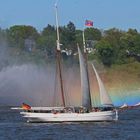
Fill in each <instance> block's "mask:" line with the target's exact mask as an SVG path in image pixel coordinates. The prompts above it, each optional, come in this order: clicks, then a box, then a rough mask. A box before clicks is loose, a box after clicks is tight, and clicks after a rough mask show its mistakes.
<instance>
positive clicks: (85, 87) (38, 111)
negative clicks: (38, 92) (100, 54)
mask: <svg viewBox="0 0 140 140" xmlns="http://www.w3.org/2000/svg"><path fill="white" fill-rule="evenodd" d="M55 8H56V27H57V28H56V29H57V43H56V44H57V59H56V60H57V66H58V75H59V81H60V88H61V97H62V103H63V106H62V107H30V106H29V105H26V104H24V105H23V110H22V111H21V112H20V114H21V115H22V116H23V117H25V118H27V121H28V122H89V121H114V120H118V111H117V110H116V109H115V107H114V105H113V103H112V101H111V99H110V98H109V96H108V94H107V92H106V90H105V87H104V85H103V82H102V81H101V79H100V77H99V75H98V73H97V71H96V69H95V66H94V65H93V64H92V68H93V70H94V73H95V75H96V78H97V82H98V85H99V91H100V99H101V104H102V107H101V108H100V109H99V108H95V107H92V101H91V94H90V86H89V74H88V67H87V57H86V52H87V51H86V47H85V41H84V55H83V53H82V51H81V49H80V47H79V46H78V54H79V63H80V75H81V92H82V106H80V107H75V106H70V107H69V106H67V105H66V102H65V96H64V87H63V80H62V78H63V77H62V76H63V74H62V64H61V47H60V38H59V26H58V15H57V6H56V7H55Z"/></svg>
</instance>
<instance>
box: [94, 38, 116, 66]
mask: <svg viewBox="0 0 140 140" xmlns="http://www.w3.org/2000/svg"><path fill="white" fill-rule="evenodd" d="M96 50H97V54H98V57H99V59H100V60H101V61H102V63H103V64H104V65H106V66H111V65H112V64H113V63H114V49H113V47H112V46H111V44H110V43H109V42H108V41H106V40H101V41H99V42H98V43H97V44H96Z"/></svg>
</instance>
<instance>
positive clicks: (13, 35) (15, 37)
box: [8, 25, 39, 48]
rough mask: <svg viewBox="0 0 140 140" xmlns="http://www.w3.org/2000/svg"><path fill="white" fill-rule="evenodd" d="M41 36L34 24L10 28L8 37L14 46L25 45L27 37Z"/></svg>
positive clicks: (21, 46)
mask: <svg viewBox="0 0 140 140" xmlns="http://www.w3.org/2000/svg"><path fill="white" fill-rule="evenodd" d="M38 36H39V34H38V32H37V30H36V29H35V28H34V27H32V26H25V25H15V26H12V27H10V29H9V30H8V37H9V41H10V44H11V45H12V46H16V47H20V48H23V47H24V41H25V39H28V38H32V39H35V40H36V39H37V38H38Z"/></svg>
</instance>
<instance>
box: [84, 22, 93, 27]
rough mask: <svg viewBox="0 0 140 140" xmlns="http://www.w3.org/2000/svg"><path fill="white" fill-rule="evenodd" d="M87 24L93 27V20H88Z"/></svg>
mask: <svg viewBox="0 0 140 140" xmlns="http://www.w3.org/2000/svg"><path fill="white" fill-rule="evenodd" d="M85 26H89V27H92V26H93V21H91V20H86V21H85Z"/></svg>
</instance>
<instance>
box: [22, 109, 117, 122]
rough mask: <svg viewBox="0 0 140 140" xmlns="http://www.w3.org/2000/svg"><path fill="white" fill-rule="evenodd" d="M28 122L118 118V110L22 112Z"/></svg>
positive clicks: (112, 119)
mask: <svg viewBox="0 0 140 140" xmlns="http://www.w3.org/2000/svg"><path fill="white" fill-rule="evenodd" d="M20 114H22V115H23V117H25V118H27V122H90V121H93V122H94V121H115V120H118V112H117V111H101V112H90V113H57V114H53V113H32V112H21V113H20Z"/></svg>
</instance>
